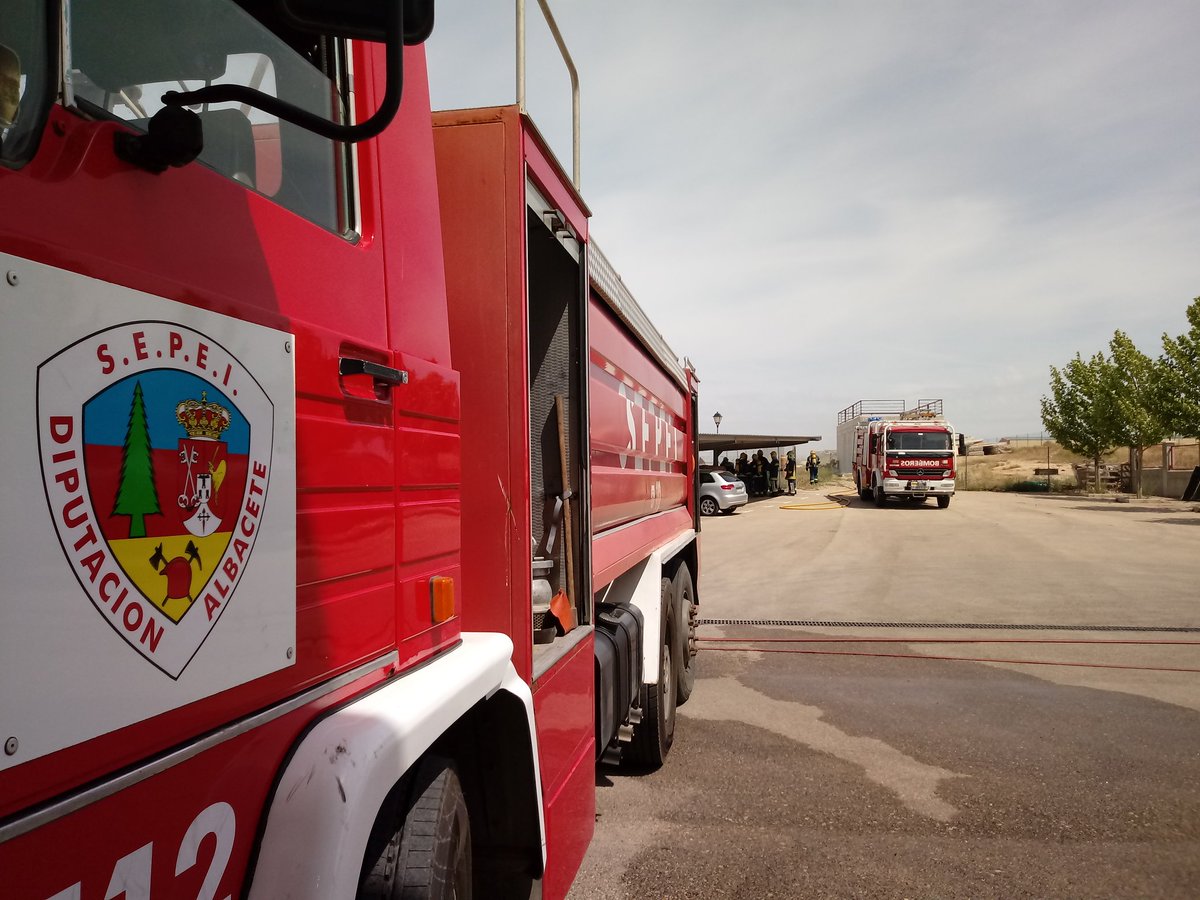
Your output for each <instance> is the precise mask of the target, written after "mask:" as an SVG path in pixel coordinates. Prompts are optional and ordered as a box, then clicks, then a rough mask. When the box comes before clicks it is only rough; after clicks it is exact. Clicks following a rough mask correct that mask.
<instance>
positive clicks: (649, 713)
mask: <svg viewBox="0 0 1200 900" xmlns="http://www.w3.org/2000/svg"><path fill="white" fill-rule="evenodd" d="M660 590H661V597H662V602H661V603H660V604H659V606H660V607H661V622H660V626H661V627H660V634H661V640H662V647H661V648H660V652H659V657H658V684H643V685H642V721H641V722H639V723H638V724H637V725H635V726H633V740H632V741H631V742H630V744H629V749H628V750H627V751H626V752H625V753H624V754H622V759H623V760H627V761H628V762H630V763H631V764H633V765H635V766H646V767H650V768H658V767H659V766H661V765H662V764H663V763H664V762H665V761H666V759H667V753H668V752H669V751H670V749H671V744H672V743H673V742H674V740H675V660H674V650H675V616H674V614H673V607H674V604H673V603H672V597H671V594H672V591H671V579H669V578H664V579H663V580H662V584H661V586H660Z"/></svg>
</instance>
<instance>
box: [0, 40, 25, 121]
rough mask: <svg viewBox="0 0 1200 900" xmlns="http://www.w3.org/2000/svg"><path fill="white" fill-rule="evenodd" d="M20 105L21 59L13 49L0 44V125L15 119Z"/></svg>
mask: <svg viewBox="0 0 1200 900" xmlns="http://www.w3.org/2000/svg"><path fill="white" fill-rule="evenodd" d="M20 105H21V60H20V59H19V58H18V57H17V54H16V52H15V51H13V50H11V49H9V48H8V47H5V46H4V45H3V44H0V126H3V127H5V128H7V127H8V126H9V125H12V124H13V123H14V122H16V121H17V109H18V108H19V107H20Z"/></svg>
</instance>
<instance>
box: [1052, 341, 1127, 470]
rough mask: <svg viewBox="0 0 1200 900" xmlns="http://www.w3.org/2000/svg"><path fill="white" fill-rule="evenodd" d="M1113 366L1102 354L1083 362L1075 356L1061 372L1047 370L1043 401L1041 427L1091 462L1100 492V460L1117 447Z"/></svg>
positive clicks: (1117, 415)
mask: <svg viewBox="0 0 1200 900" xmlns="http://www.w3.org/2000/svg"><path fill="white" fill-rule="evenodd" d="M1113 388H1114V377H1113V372H1112V365H1111V364H1110V363H1109V361H1108V360H1107V359H1105V358H1104V354H1103V353H1097V354H1095V355H1094V356H1093V357H1092V358H1091V359H1088V360H1084V359H1083V358H1082V357H1080V355H1079V354H1078V353H1076V354H1075V358H1074V359H1073V360H1071V361H1070V362H1068V363H1067V364H1066V365H1065V366H1063V367H1062V369H1057V368H1055V367H1054V366H1051V367H1050V394H1051V396H1049V397H1045V396H1043V397H1042V424H1044V425H1045V426H1046V431H1048V432H1049V433H1050V436H1051V437H1052V438H1054V440H1056V441H1058V443H1059V444H1061V445H1062V446H1063V447H1066V448H1067V449H1068V450H1070V451H1071V452H1072V453H1077V454H1079V455H1080V456H1084V457H1087V458H1088V459H1090V460H1092V463H1093V465H1094V466H1095V471H1096V490H1097V491H1099V490H1101V481H1100V460H1101V459H1103V458H1104V455H1105V454H1107V453H1111V452H1112V451H1113V449H1114V448H1115V447H1116V446H1117V440H1118V434H1119V426H1120V421H1119V411H1118V409H1117V404H1116V397H1115V394H1114V390H1113Z"/></svg>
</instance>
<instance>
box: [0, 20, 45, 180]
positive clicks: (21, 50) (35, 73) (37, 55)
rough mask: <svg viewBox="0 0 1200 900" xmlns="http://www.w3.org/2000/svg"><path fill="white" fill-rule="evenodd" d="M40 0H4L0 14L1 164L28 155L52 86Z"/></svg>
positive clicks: (16, 161)
mask: <svg viewBox="0 0 1200 900" xmlns="http://www.w3.org/2000/svg"><path fill="white" fill-rule="evenodd" d="M48 18H49V10H48V9H47V6H46V3H45V0H6V2H5V8H4V12H3V14H2V15H0V163H3V164H4V165H6V166H11V167H17V166H20V165H23V164H24V163H26V162H28V161H29V160H30V159H32V158H33V152H34V150H36V149H37V143H38V138H39V137H41V134H42V126H43V124H44V122H45V117H46V110H47V109H48V107H49V99H50V95H51V93H52V91H53V87H52V85H53V79H52V78H51V75H50V66H49V63H48V59H49V57H50V54H49V50H48V47H49V43H48V41H49V38H48V36H47V32H48V31H49V29H48V27H47V22H48Z"/></svg>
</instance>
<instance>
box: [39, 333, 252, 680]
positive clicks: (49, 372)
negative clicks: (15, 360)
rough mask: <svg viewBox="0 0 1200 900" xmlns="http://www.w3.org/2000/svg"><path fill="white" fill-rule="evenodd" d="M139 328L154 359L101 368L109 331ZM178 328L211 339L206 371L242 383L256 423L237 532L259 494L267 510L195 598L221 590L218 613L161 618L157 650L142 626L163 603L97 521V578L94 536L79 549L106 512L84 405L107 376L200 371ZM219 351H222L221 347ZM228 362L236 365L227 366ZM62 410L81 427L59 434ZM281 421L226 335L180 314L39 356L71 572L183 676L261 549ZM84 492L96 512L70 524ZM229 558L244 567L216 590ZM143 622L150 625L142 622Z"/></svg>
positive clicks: (46, 463) (120, 627) (56, 511)
mask: <svg viewBox="0 0 1200 900" xmlns="http://www.w3.org/2000/svg"><path fill="white" fill-rule="evenodd" d="M134 329H139V330H141V331H142V333H143V335H144V337H145V346H146V348H147V354H146V356H145V358H144V359H139V358H138V357H137V356H136V355H134V356H133V358H129V357H122V362H121V363H117V362H115V361H114V366H115V368H114V371H113V372H110V373H107V374H100V373H99V372H98V371H97V367H96V362H97V358H98V352H97V351H98V348H99V347H100V346H101V345H103V344H105V343H106V342H105V340H104V338H105V337H106V336H108V335H113V336H114V337H116V336H120V337H121V338H125V337H127V336H128V335H129V334H130V333H131V332H132V331H133V330H134ZM171 334H177V335H180V336H181V337H184V338H185V339H186V340H188V341H189V343H188V344H186V345H185V346H195V345H198V344H200V343H203V344H204V346H205V347H206V348H207V349H208V351H209V352H210V353H212V356H210V357H209V359H210V360H211V363H212V365H213V366H214V367H215V370H214V372H215V374H214V372H210V371H209V369H208V366H207V365H206V367H205V370H204V373H205V374H210V375H212V377H213V378H214V382H215V385H216V386H217V387H218V388H219V389H220V390H221V391H222V392H223V393H225V394H226V395H228V394H229V393H230V391H231V389H236V390H237V391H238V394H237V401H236V403H235V405H236V406H237V407H238V411H239V412H240V413H241V414H242V415H243V416H245V418H246V419H247V420H248V421H249V422H250V426H251V427H250V449H249V457H248V466H247V477H246V485H245V488H244V490H243V495H242V500H241V503H240V505H239V508H238V515H237V524H236V526H235V528H236V530H235V536H236V533H237V530H241V529H242V528H243V525H244V522H245V517H246V515H247V511H248V508H249V507H248V504H249V503H250V502H251V501H252V500H253V501H254V503H255V505H256V506H257V509H258V512H257V513H256V514H255V515H253V516H252V517H251V518H252V520H253V521H254V528H253V531H252V533H251V534H250V535H246V536H245V537H246V539H247V543H248V544H249V547H248V549H247V550H246V551H245V553H244V554H243V557H242V558H241V559H240V560H239V559H238V558H237V552H236V547H235V544H236V542H235V540H233V539H231V540H230V542H229V545H228V546H227V547H226V548H225V553H224V554H223V555H222V557H221V559H220V560H219V562H218V563H217V566H216V568H215V569H214V574H213V576H212V577H211V578H210V579H209V580H208V582H207V589H206V591H205V592H204V596H201V597H197V598H196V599H195V601H194V603H195V604H196V605H201V606H203V605H204V604H205V597H207V596H209V595H210V594H212V595H213V596H214V598H215V599H217V600H218V601H219V603H220V606H219V608H218V609H217V610H216V612H215V615H213V617H212V618H211V619H209V618H208V617H207V616H200V615H196V614H195V612H197V611H196V610H189V612H190V613H192V614H191V615H185V616H184V617H183V618H182V619H181V620H180V623H179V624H178V625H176V624H174V623H172V622H171V621H170V619H167V618H166V617H165V616H163V617H162V619H161V621H162V623H163V632H162V635H161V638H159V640H158V642H157V645H156V646H155V647H154V649H153V650H152V651H151V649H150V641H149V640H148V639H147V629H148V628H149V625H147V626H144V627H143V625H142V622H143V621H144V620H145V621H149V616H150V615H151V613H150V612H148V611H147V610H153V609H154V606H153V605H152V604H149V603H148V601H145V600H143V595H142V592H141V591H140V590H139V589H138V588H137V587H136V586H135V585H133V584H132V583H131V582H129V579H128V578H127V576H126V575H125V573H124V571H123V570H122V569H121V567H120V566H119V565H118V564H117V563H116V561H115V559H114V557H113V555H112V551H111V549H110V548H108V545H107V543H106V542H105V541H104V538H103V537H102V536H101V535H100V534H99V532H98V530H96V531H95V532H94V533H95V539H96V544H95V546H96V548H99V547H100V546H101V545H103V549H104V550H105V551H106V554H105V555H106V558H105V562H104V564H103V568H102V569H101V570H100V574H99V575H98V576H97V577H96V578H95V579H93V578H92V577H91V574H90V570H89V569H88V568H87V567H86V566H83V564H82V560H83V559H84V558H85V557H86V556H87V555H88V552H89V551H88V550H87V548H88V547H89V546H91V545H90V544H88V543H84V544H82V545H81V550H80V551H76V550H75V547H76V545H77V543H78V542H79V541H81V540H84V541H86V540H87V537H88V529H87V526H88V525H94V523H95V522H96V521H97V519H96V515H95V511H94V510H93V508H92V502H91V493H90V491H89V489H88V485H87V473H86V470H85V469H84V467H83V434H82V421H83V419H82V413H83V406H84V404H85V403H87V401H88V400H90V399H91V398H92V397H94V396H96V394H98V393H100V391H102V390H104V389H105V388H106V387H107V386H108V385H110V384H113V383H115V382H116V381H119V380H123V379H125V378H128V377H130V376H133V375H137V374H138V373H140V372H148V371H152V370H157V369H175V370H178V371H183V372H187V373H189V374H193V375H197V377H201V376H200V375H199V370H198V367H197V366H196V365H194V363H193V362H192V361H191V360H190V359H189V360H188V361H184V360H181V359H179V358H172V356H171V354H170V353H169V349H168V348H169V346H170V337H169V336H170V335H171ZM213 351H216V352H215V353H213ZM226 366H229V367H230V368H228V369H226V368H225V367H226ZM89 372H90V373H91V377H88V376H87V373H89ZM226 372H228V373H229V375H228V377H229V379H230V381H229V382H226V381H225V380H224V377H225V376H224V373H226ZM55 375H58V376H59V383H58V384H55V385H53V386H51V385H50V384H49V382H50V381H51V379H52V378H53V377H54V376H55ZM234 379H236V382H237V383H236V385H232V381H233V380H234ZM231 402H232V401H231ZM61 415H69V416H71V417H72V418H73V419H74V421H75V428H74V432H73V434H72V436H71V438H70V439H69V440H68V441H58V440H57V439H56V438H55V437H54V435H53V434H51V429H50V427H49V423H50V422H51V421H52V419H53V418H54V417H55V416H61ZM274 420H275V410H274V404H273V403H272V401H271V398H270V396H269V395H268V394H267V392H266V391H265V390H264V389H263V387H262V385H261V384H260V383H259V382H258V380H257V379H256V378H255V377H254V376H253V374H252V373H251V372H250V370H249V369H248V368H247V367H246V366H245V365H244V364H243V363H242V362H241V360H239V359H238V358H237V357H236V356H235V355H234V354H233V353H231V352H230V351H229V350H227V349H226V348H225V347H224V346H223V345H222V344H220V343H219V342H218V341H215V340H214V339H212V338H211V337H209V336H208V335H206V334H204V333H203V332H200V331H197V330H196V329H194V328H191V327H189V326H187V325H181V324H179V323H176V322H169V321H163V320H146V319H141V320H132V321H127V322H122V323H119V324H117V325H112V326H109V327H107V328H104V329H102V330H100V331H96V332H93V333H92V334H89V335H86V336H85V337H82V338H80V339H79V340H77V341H75V342H74V343H73V344H70V345H68V346H66V347H64V348H63V349H61V350H59V351H58V352H57V353H55V354H54V355H52V356H50V357H48V358H47V359H46V360H44V361H43V362H42V363H40V364H39V365H38V372H37V423H38V453H39V457H40V459H41V464H42V484H43V488H44V490H45V494H46V503H47V507H48V510H49V513H50V517H51V521H52V522H53V525H54V530H55V533H56V534H57V536H58V539H59V544H60V546H61V548H62V550H63V554H64V556H65V557H66V559H67V562H68V564H69V565H70V568H71V572H72V574H73V575H74V576H75V578H76V580H77V581H78V582H79V585H80V587H81V588H82V589H83V591H84V593H85V594H86V595H87V597H88V599H89V600H91V602H92V605H93V607H94V608H95V609H96V611H97V612H98V613H99V614H100V616H101V618H102V619H103V620H104V621H105V622H106V623H107V624H108V625H109V627H111V628H112V629H113V630H114V631H115V632H116V633H117V634H118V635H119V636H120V637H121V638H122V639H123V640H124V641H125V642H126V643H127V644H129V645H130V646H131V647H132V648H133V649H134V650H136V651H137V652H138V653H139V654H140V655H141V656H142V657H144V658H145V659H146V660H147V661H148V662H150V663H151V664H152V665H154V666H155V667H156V668H158V669H159V670H160V671H162V672H163V673H165V674H166V675H168V676H170V677H171V678H172V679H178V678H179V677H180V675H181V674H182V673H183V670H184V669H185V668H187V666H188V664H189V663H190V662H191V661H192V659H194V658H195V655H196V654H197V653H198V652H199V650H200V647H201V646H202V645H203V644H204V642H205V640H206V639H207V638H208V636H209V635H210V634H211V633H212V631H213V629H214V628H215V627H216V625H217V622H218V621H219V620H220V618H221V615H222V614H224V612H225V610H226V608H227V607H228V605H229V603H230V601H232V599H233V597H234V596H235V594H236V592H237V586H238V584H239V583H240V582H241V580H242V577H243V575H244V573H245V571H246V566H247V565H248V563H249V560H250V557H251V556H252V555H253V552H254V544H255V539H256V538H257V534H258V529H257V523H258V522H259V521H261V520H262V517H263V514H264V511H265V506H266V498H267V495H268V487H269V479H270V476H271V470H272V455H271V454H272V449H273V448H272V441H273V436H274V427H275V421H274ZM66 452H73V453H74V456H73V457H71V458H69V459H65V460H64V461H63V462H60V463H55V462H54V459H55V457H56V456H58V457H59V458H60V459H62V457H61V454H63V453H66ZM70 463H74V466H72V465H69V464H70ZM256 465H262V466H265V472H264V473H263V475H262V477H261V481H256V480H255V471H256ZM71 468H74V469H75V471H76V472H77V473H78V478H79V487H78V489H77V490H76V491H70V492H68V491H66V490H65V487H64V485H63V484H62V483H61V482H56V480H55V476H56V475H58V474H59V473H60V472H63V471H66V470H68V469H71ZM56 487H57V490H56ZM256 488H257V489H256ZM75 494H79V495H81V496H82V500H83V506H84V510H85V511H86V513H87V516H88V518H87V520H86V521H85V522H81V523H80V524H79V525H77V526H76V527H75V528H73V529H72V528H70V527H69V526H68V525H67V524H66V520H65V517H64V516H63V515H62V512H63V509H64V507H65V505H66V504H67V503H68V502H71V500H72V497H73V496H74V495H75ZM54 495H59V496H60V499H59V501H58V502H56V498H55V496H54ZM255 495H258V499H257V500H255ZM227 565H229V566H232V567H233V571H234V572H235V575H234V576H233V577H230V578H227V579H226V581H225V582H223V584H224V586H225V588H226V591H225V593H224V594H223V595H222V594H219V593H214V592H215V591H216V587H215V586H216V584H217V583H218V579H219V577H220V576H221V575H222V574H223V573H224V572H225V571H226V566H227ZM110 575H115V577H116V578H117V579H118V586H117V587H111V585H112V579H111V578H110V577H109V576H110ZM103 585H109V587H108V588H107V591H108V593H107V594H106V595H105V596H102V595H101V587H102V586H103ZM122 589H125V590H126V591H127V594H126V596H125V599H124V601H122V603H121V604H120V606H121V607H122V608H119V609H117V610H115V611H114V610H112V609H110V608H109V607H110V602H108V601H106V599H105V597H107V598H109V600H110V601H114V602H115V601H116V600H117V599H118V598H120V597H121V590H122ZM131 598H132V599H131ZM130 604H138V605H140V606H141V607H142V608H143V609H142V614H141V616H140V617H139V619H138V620H137V623H136V624H135V625H134V627H132V628H131V627H130V625H129V619H128V610H129V608H130V606H129V605H130ZM155 621H158V620H155ZM139 629H141V630H140V631H139Z"/></svg>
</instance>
